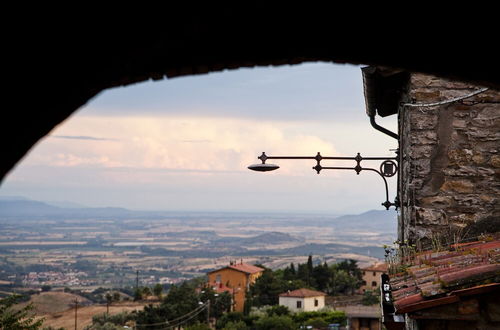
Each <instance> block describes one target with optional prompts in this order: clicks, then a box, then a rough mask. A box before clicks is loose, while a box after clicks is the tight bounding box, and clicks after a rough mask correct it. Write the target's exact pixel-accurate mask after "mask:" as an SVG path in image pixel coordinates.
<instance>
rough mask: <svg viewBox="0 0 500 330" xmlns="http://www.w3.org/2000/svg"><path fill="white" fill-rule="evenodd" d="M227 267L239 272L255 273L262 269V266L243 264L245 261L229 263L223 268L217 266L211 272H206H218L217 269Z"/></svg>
mask: <svg viewBox="0 0 500 330" xmlns="http://www.w3.org/2000/svg"><path fill="white" fill-rule="evenodd" d="M227 268H230V269H234V270H237V271H239V272H243V273H247V274H255V273H259V272H263V271H264V269H263V268H260V267H257V266H253V265H249V264H245V263H239V264H233V265H229V266H226V267H223V268H219V269H216V270H212V271H211V272H208V273H209V274H210V273H214V272H218V271H219V270H222V269H227Z"/></svg>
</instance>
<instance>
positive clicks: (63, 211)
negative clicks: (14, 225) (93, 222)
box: [0, 196, 397, 244]
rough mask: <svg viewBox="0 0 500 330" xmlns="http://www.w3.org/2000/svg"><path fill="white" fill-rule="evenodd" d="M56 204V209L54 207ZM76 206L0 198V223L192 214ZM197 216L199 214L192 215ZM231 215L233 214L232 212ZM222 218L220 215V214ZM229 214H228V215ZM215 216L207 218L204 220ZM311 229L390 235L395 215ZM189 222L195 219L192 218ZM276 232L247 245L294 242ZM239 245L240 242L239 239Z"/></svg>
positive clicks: (338, 220) (327, 221)
mask: <svg viewBox="0 0 500 330" xmlns="http://www.w3.org/2000/svg"><path fill="white" fill-rule="evenodd" d="M54 204H57V205H54ZM79 206H80V205H79V204H76V203H71V202H53V203H52V204H51V203H50V202H40V201H34V200H30V199H27V198H24V197H18V196H12V197H10V196H7V197H5V196H3V197H0V219H1V218H4V219H5V218H8V219H9V218H10V219H19V220H22V219H27V218H31V219H33V218H36V219H52V220H58V219H115V220H119V219H163V218H168V217H172V216H173V215H182V216H183V217H185V218H186V219H188V218H189V217H190V215H194V213H195V212H192V214H191V213H190V212H171V211H134V210H128V209H125V208H119V207H98V208H93V207H81V206H80V207H79ZM196 213H198V214H199V213H200V212H196ZM232 213H233V214H234V212H232ZM220 214H221V215H222V217H223V215H224V214H225V213H224V212H221V213H220ZM228 214H229V213H228ZM210 216H215V215H211V214H207V217H210ZM312 217H314V223H315V225H318V224H321V225H324V226H328V227H334V228H338V229H339V230H343V231H349V230H357V231H359V230H360V229H363V230H366V231H374V232H393V231H394V228H395V224H396V219H397V218H396V212H394V210H390V211H385V210H371V211H368V212H364V213H361V214H355V215H343V216H339V217H334V216H326V215H325V216H317V215H313V216H312ZM193 219H197V217H196V216H194V217H193ZM277 221H286V222H287V223H300V224H302V225H307V224H304V223H303V222H304V220H303V218H294V217H293V216H292V217H290V218H287V217H286V216H283V217H282V219H281V220H278V219H277ZM282 235H288V234H283V233H277V232H270V233H265V234H262V235H259V236H256V237H252V238H248V239H247V240H248V242H245V243H247V244H256V243H260V242H269V241H274V242H290V241H291V240H294V239H296V238H294V237H292V236H290V235H288V236H289V237H288V236H287V237H284V236H282ZM231 239H232V238H230V237H228V238H221V239H220V240H221V241H224V240H231ZM239 242H242V241H241V239H240V240H239Z"/></svg>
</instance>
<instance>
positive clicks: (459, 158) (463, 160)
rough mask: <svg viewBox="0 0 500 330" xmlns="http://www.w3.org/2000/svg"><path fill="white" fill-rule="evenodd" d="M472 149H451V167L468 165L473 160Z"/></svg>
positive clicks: (449, 155) (449, 156)
mask: <svg viewBox="0 0 500 330" xmlns="http://www.w3.org/2000/svg"><path fill="white" fill-rule="evenodd" d="M472 156H473V152H472V150H471V149H451V150H450V151H448V158H449V165H450V166H454V165H467V164H469V163H470V161H471V160H472Z"/></svg>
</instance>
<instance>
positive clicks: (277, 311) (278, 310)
mask: <svg viewBox="0 0 500 330" xmlns="http://www.w3.org/2000/svg"><path fill="white" fill-rule="evenodd" d="M266 314H267V316H273V315H277V316H282V315H290V310H289V309H288V307H286V306H283V305H277V306H272V307H271V308H269V309H268V310H266Z"/></svg>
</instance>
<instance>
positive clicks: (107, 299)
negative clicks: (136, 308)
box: [106, 292, 113, 314]
mask: <svg viewBox="0 0 500 330" xmlns="http://www.w3.org/2000/svg"><path fill="white" fill-rule="evenodd" d="M112 302H113V296H112V295H111V294H110V293H109V292H108V293H106V313H107V314H109V305H111V303H112Z"/></svg>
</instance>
